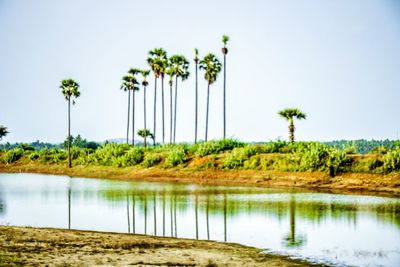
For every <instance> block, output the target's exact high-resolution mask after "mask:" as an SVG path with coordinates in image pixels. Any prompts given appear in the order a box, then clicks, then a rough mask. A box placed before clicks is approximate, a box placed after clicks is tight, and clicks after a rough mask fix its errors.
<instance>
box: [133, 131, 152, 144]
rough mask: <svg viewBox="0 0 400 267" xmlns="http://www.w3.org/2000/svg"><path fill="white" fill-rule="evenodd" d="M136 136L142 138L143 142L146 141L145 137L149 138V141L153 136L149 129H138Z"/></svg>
mask: <svg viewBox="0 0 400 267" xmlns="http://www.w3.org/2000/svg"><path fill="white" fill-rule="evenodd" d="M137 134H138V135H139V136H140V137H142V138H143V139H144V140H146V139H147V137H150V138H151V139H153V140H154V135H153V134H152V133H151V132H150V130H149V129H140V130H139V131H138V132H137ZM145 147H146V143H145Z"/></svg>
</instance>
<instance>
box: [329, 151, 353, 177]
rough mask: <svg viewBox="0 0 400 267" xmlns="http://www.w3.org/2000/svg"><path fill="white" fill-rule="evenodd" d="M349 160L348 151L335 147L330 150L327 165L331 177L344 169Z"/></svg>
mask: <svg viewBox="0 0 400 267" xmlns="http://www.w3.org/2000/svg"><path fill="white" fill-rule="evenodd" d="M347 161H348V158H347V153H346V151H343V150H338V149H335V148H333V149H332V150H331V151H330V152H329V156H328V160H327V164H326V165H327V167H328V170H329V175H330V176H331V177H334V176H336V174H337V172H338V171H342V170H343V169H342V168H343V167H344V166H345V165H346V163H347Z"/></svg>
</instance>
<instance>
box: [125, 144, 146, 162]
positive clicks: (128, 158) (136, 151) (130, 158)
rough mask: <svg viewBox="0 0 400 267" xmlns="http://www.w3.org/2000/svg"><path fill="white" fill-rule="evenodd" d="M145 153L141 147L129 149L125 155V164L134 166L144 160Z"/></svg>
mask: <svg viewBox="0 0 400 267" xmlns="http://www.w3.org/2000/svg"><path fill="white" fill-rule="evenodd" d="M143 158H144V153H143V151H142V149H140V148H137V147H135V148H133V149H130V150H128V152H126V154H125V156H124V161H125V166H134V165H137V164H139V163H141V162H142V161H143Z"/></svg>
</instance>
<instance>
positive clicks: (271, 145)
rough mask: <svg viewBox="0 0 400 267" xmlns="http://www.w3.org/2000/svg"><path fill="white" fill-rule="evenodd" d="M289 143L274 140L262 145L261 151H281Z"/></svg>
mask: <svg viewBox="0 0 400 267" xmlns="http://www.w3.org/2000/svg"><path fill="white" fill-rule="evenodd" d="M287 145H288V143H287V142H285V141H280V140H278V141H274V142H268V143H265V144H264V145H262V146H261V148H260V152H261V153H279V152H281V150H282V148H284V147H286V146H287Z"/></svg>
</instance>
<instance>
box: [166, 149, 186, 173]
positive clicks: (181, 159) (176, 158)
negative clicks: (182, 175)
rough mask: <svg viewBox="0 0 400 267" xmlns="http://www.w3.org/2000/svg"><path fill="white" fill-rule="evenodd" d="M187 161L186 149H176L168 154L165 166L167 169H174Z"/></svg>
mask: <svg viewBox="0 0 400 267" xmlns="http://www.w3.org/2000/svg"><path fill="white" fill-rule="evenodd" d="M185 161H186V153H185V149H184V148H183V147H175V148H173V149H172V150H171V151H170V152H169V153H168V155H167V157H166V159H165V163H164V164H165V166H166V167H167V168H172V167H176V166H178V165H179V164H183V163H185Z"/></svg>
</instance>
